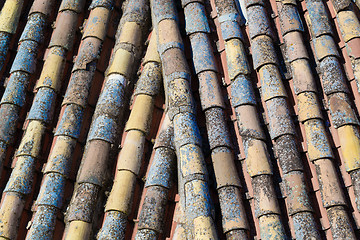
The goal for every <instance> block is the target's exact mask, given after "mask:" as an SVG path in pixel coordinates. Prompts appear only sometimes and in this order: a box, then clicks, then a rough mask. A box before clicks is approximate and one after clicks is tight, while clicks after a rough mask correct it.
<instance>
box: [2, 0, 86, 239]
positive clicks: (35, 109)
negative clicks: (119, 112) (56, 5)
mask: <svg viewBox="0 0 360 240" xmlns="http://www.w3.org/2000/svg"><path fill="white" fill-rule="evenodd" d="M66 1H69V0H66ZM84 4H85V1H76V5H77V6H78V7H79V9H82V8H83V7H84ZM78 18H79V14H78V13H76V12H74V11H73V10H71V9H66V8H65V9H62V11H60V10H59V14H58V18H57V21H56V24H55V29H54V32H53V35H52V37H51V41H50V45H49V53H48V55H47V58H46V60H45V63H44V67H43V70H42V73H41V76H40V79H39V81H38V82H40V83H41V82H43V81H42V79H45V78H46V81H44V82H46V84H40V85H38V86H37V88H36V90H37V91H36V95H35V98H34V102H33V104H32V106H31V109H30V112H29V114H28V116H27V125H26V129H25V133H24V136H23V137H22V139H21V142H20V146H19V148H18V150H17V153H16V155H15V158H16V165H15V168H14V169H13V171H12V173H11V176H10V178H9V180H8V182H7V185H6V187H5V190H4V193H3V194H4V201H3V202H2V204H1V209H0V226H1V228H2V232H1V236H3V237H6V238H9V239H14V238H15V237H16V235H17V232H18V229H17V227H18V225H19V222H20V216H21V214H22V211H23V208H24V204H25V198H26V196H27V195H29V194H30V193H31V192H32V185H33V184H32V181H33V177H34V172H35V166H36V163H37V160H38V159H39V158H40V150H41V143H42V140H43V137H44V133H45V129H46V127H48V126H49V125H50V123H51V118H52V115H53V108H54V105H55V103H56V95H57V94H58V92H59V91H60V88H61V77H62V74H63V69H64V66H65V60H66V56H67V52H68V51H69V50H70V48H71V47H72V45H73V44H74V35H75V31H76V28H77V22H78ZM62 34H64V35H65V36H66V38H63V37H62ZM54 43H56V44H54ZM13 66H14V65H13ZM25 66H26V65H25ZM54 73H56V74H54ZM11 209H13V210H11ZM13 215H15V217H14V216H13ZM21 227H22V228H24V227H25V226H21Z"/></svg>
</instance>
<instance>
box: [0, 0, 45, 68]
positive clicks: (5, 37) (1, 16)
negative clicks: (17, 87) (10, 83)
mask: <svg viewBox="0 0 360 240" xmlns="http://www.w3.org/2000/svg"><path fill="white" fill-rule="evenodd" d="M49 2H52V1H49ZM23 4H24V0H6V2H5V3H4V5H3V7H2V9H1V12H0V71H1V69H2V68H3V66H4V62H5V58H6V54H7V52H8V50H9V45H10V41H11V38H12V36H13V35H14V34H15V32H16V28H17V26H18V24H19V19H20V14H21V10H22V8H23Z"/></svg>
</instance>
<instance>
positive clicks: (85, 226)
mask: <svg viewBox="0 0 360 240" xmlns="http://www.w3.org/2000/svg"><path fill="white" fill-rule="evenodd" d="M148 14H149V6H148V4H147V2H146V1H140V2H138V1H129V2H127V4H126V8H125V10H124V14H123V16H122V18H121V20H120V24H119V27H118V31H117V33H116V43H115V47H114V50H113V54H112V57H111V61H110V64H109V67H108V69H107V71H106V79H105V83H104V86H103V89H102V92H101V94H100V97H99V100H98V102H97V105H96V109H95V113H94V116H93V120H92V123H91V127H90V130H89V134H88V137H87V144H86V151H85V153H84V156H83V159H82V162H81V166H80V169H79V171H78V174H77V183H76V187H75V190H74V193H73V197H72V200H71V202H70V205H69V208H68V210H67V216H66V221H67V222H68V224H67V227H66V230H65V239H74V238H81V239H86V238H88V237H89V236H90V235H89V234H91V229H92V222H93V216H94V212H95V207H96V203H97V202H98V201H99V199H98V198H99V194H100V192H101V191H103V187H104V184H105V180H106V179H105V178H106V171H107V165H108V163H107V160H108V158H109V153H110V148H111V145H112V144H114V143H116V141H117V138H118V134H119V133H120V129H119V128H120V126H121V124H120V123H121V121H124V119H122V117H123V116H122V115H123V113H124V106H125V105H126V103H125V89H126V86H127V85H128V83H129V81H130V80H131V77H132V76H133V73H134V71H135V70H136V69H135V68H134V67H135V66H137V65H138V63H139V58H140V54H141V49H142V45H143V39H144V38H145V37H146V32H147V27H148V18H149V16H148ZM137 132H139V131H137ZM139 133H141V132H139ZM95 153H96V154H97V155H95ZM126 173H127V175H126V176H125V177H130V178H131V175H132V173H131V172H129V171H127V172H126ZM126 190H127V189H122V191H126ZM124 196H125V195H124ZM125 197H129V196H128V195H126V196H125ZM82 199H84V201H83V200H82ZM106 210H110V212H107V217H106V219H107V222H106V223H105V225H104V226H103V231H101V232H100V234H99V236H98V238H100V239H104V238H107V237H108V236H111V234H115V235H114V236H119V234H121V233H122V231H121V230H122V229H120V227H121V226H122V225H119V228H118V230H119V231H118V232H114V231H106V226H107V224H108V223H109V222H111V221H112V220H113V221H114V224H118V223H123V224H126V218H124V215H123V214H124V213H121V212H119V211H111V210H118V209H114V208H111V207H110V209H108V208H107V209H106ZM124 221H125V222H124ZM78 229H81V231H79V230H78ZM109 234H110V235H109Z"/></svg>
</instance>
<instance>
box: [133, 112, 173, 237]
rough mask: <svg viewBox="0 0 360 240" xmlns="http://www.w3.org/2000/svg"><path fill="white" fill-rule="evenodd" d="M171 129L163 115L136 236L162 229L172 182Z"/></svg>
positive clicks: (147, 235) (152, 235)
mask: <svg viewBox="0 0 360 240" xmlns="http://www.w3.org/2000/svg"><path fill="white" fill-rule="evenodd" d="M173 137H174V129H173V126H172V122H170V119H169V118H168V117H167V116H165V119H164V121H163V124H162V125H161V129H160V131H159V134H158V136H157V138H156V142H155V145H154V152H155V154H154V159H153V162H152V164H151V166H150V170H149V173H148V176H147V178H146V183H145V189H146V190H144V191H145V198H144V202H143V204H142V207H141V212H140V214H139V223H138V230H137V232H136V235H135V239H137V240H141V239H158V238H159V237H160V235H161V234H163V232H164V222H165V219H164V218H165V211H166V210H165V209H166V205H167V203H168V202H167V200H168V195H169V191H170V189H171V188H173V185H174V184H173V183H174V182H175V179H176V178H175V173H176V171H175V169H176V154H175V148H174V146H173V145H174V143H173Z"/></svg>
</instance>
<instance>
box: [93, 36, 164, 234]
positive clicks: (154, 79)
mask: <svg viewBox="0 0 360 240" xmlns="http://www.w3.org/2000/svg"><path fill="white" fill-rule="evenodd" d="M156 48H157V44H156V34H153V35H152V36H151V39H150V44H149V47H148V51H147V54H146V56H145V59H144V62H143V66H144V69H143V71H142V74H141V76H140V78H139V80H138V83H137V84H138V85H137V88H136V89H135V100H134V103H133V108H132V110H131V113H130V116H129V119H128V121H127V123H126V127H125V132H126V136H125V140H124V144H123V146H122V149H121V151H120V154H119V157H118V159H117V166H116V173H115V178H114V185H113V186H112V190H111V192H110V195H109V197H108V199H107V203H106V207H105V219H104V223H103V226H102V228H101V230H100V231H99V234H98V239H110V238H112V239H121V238H124V235H125V230H126V225H127V221H126V219H127V218H128V215H129V213H130V210H131V208H132V202H133V198H134V197H133V194H134V189H135V182H136V179H137V178H139V177H141V176H139V172H140V168H141V163H142V161H141V160H142V158H143V155H144V145H145V137H146V136H147V135H148V134H149V130H150V124H151V118H152V114H153V107H154V101H155V97H156V95H157V94H158V93H159V89H160V84H161V81H162V78H161V64H160V58H159V56H158V53H157V52H156ZM154 50H155V51H154ZM151 53H152V54H155V55H151ZM154 59H155V61H154ZM154 224H155V222H154ZM157 230H158V231H160V229H159V228H158V229H157Z"/></svg>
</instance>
